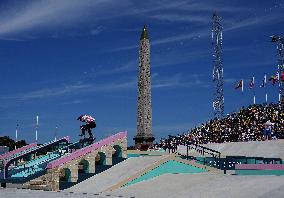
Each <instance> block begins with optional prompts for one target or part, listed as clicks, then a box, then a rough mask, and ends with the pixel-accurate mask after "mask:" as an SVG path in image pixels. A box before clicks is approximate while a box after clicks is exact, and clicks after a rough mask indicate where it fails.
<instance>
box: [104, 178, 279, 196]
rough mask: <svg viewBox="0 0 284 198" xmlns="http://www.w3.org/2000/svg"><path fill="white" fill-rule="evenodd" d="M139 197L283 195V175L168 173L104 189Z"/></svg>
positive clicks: (108, 193)
mask: <svg viewBox="0 0 284 198" xmlns="http://www.w3.org/2000/svg"><path fill="white" fill-rule="evenodd" d="M102 195H109V196H133V197H135V198H148V197H149V198H152V197H155V198H164V197H175V198H185V197H190V198H200V197H202V198H227V197H230V198H239V197H253V198H267V197H273V198H283V195H284V179H283V177H282V176H236V175H224V174H214V173H198V174H190V175H189V174H165V175H161V176H160V177H155V178H153V179H151V180H145V181H142V182H139V183H137V184H133V185H131V186H128V187H122V188H120V189H117V190H114V191H109V192H104V193H102Z"/></svg>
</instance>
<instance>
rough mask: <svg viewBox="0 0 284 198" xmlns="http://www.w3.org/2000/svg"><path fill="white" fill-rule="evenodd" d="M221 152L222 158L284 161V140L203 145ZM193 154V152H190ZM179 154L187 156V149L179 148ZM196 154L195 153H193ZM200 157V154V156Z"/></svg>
mask: <svg viewBox="0 0 284 198" xmlns="http://www.w3.org/2000/svg"><path fill="white" fill-rule="evenodd" d="M201 146H205V147H207V148H210V149H213V150H216V151H219V152H221V154H222V156H223V157H224V156H252V157H267V158H272V157H273V158H281V159H284V140H283V139H281V140H267V141H249V142H227V143H209V144H201ZM190 152H192V151H190ZM178 153H180V154H186V147H185V146H179V147H178ZM192 154H195V153H192ZM198 155H199V154H198Z"/></svg>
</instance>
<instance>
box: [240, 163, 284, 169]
mask: <svg viewBox="0 0 284 198" xmlns="http://www.w3.org/2000/svg"><path fill="white" fill-rule="evenodd" d="M235 169H236V170H284V164H236V165H235Z"/></svg>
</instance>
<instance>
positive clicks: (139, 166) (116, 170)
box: [65, 156, 165, 193]
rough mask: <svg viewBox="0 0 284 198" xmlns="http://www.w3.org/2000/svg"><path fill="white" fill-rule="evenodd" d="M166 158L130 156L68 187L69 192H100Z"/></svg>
mask: <svg viewBox="0 0 284 198" xmlns="http://www.w3.org/2000/svg"><path fill="white" fill-rule="evenodd" d="M163 158H165V157H164V156H151V157H150V156H148V157H133V158H129V159H127V160H125V161H123V162H121V163H119V164H117V165H115V166H113V167H112V168H110V169H108V170H106V171H104V172H102V173H99V174H97V175H95V176H93V177H91V178H89V179H87V180H85V181H82V182H81V183H79V184H77V185H75V186H73V187H71V188H69V189H66V190H65V191H68V192H87V193H98V192H102V191H105V190H107V189H109V188H110V187H112V186H114V185H116V184H117V183H119V182H121V181H123V180H126V179H127V178H129V177H131V176H132V175H135V174H136V173H138V172H139V171H142V170H143V169H145V168H146V167H147V166H149V165H151V164H153V163H155V162H158V161H160V160H162V159H163Z"/></svg>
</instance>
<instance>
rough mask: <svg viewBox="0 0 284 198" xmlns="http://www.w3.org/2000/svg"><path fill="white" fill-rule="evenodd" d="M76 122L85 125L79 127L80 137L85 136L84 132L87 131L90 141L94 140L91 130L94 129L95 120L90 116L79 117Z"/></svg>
mask: <svg viewBox="0 0 284 198" xmlns="http://www.w3.org/2000/svg"><path fill="white" fill-rule="evenodd" d="M77 120H80V121H81V122H85V123H86V124H85V125H82V126H80V129H81V134H80V136H85V131H88V133H89V137H90V139H94V137H93V134H92V131H91V129H93V128H96V126H97V125H96V122H95V118H93V117H92V116H90V115H80V116H79V117H78V118H77Z"/></svg>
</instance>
